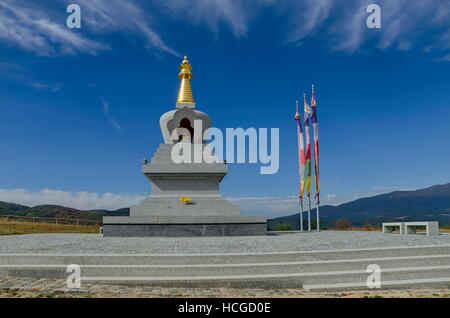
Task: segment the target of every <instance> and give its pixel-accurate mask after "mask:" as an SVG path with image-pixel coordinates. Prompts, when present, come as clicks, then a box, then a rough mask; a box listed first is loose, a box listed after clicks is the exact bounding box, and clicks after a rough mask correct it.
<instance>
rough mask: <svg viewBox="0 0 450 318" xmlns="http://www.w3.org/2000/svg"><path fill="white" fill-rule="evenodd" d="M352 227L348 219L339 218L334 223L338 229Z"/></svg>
mask: <svg viewBox="0 0 450 318" xmlns="http://www.w3.org/2000/svg"><path fill="white" fill-rule="evenodd" d="M351 227H352V224H351V223H350V221H349V220H347V219H339V220H337V221H336V222H335V223H334V228H335V229H336V230H348V229H350V228H351Z"/></svg>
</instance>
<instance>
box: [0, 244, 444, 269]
mask: <svg viewBox="0 0 450 318" xmlns="http://www.w3.org/2000/svg"><path fill="white" fill-rule="evenodd" d="M427 255H430V256H438V255H443V256H446V255H450V246H448V245H442V246H416V247H398V248H373V249H349V250H330V251H323V250H322V251H320V250H319V251H301V252H279V253H228V254H227V253H209V254H200V253H199V254H83V255H80V254H0V265H2V264H3V265H7V264H22V265H27V264H30V265H33V264H42V265H45V264H51V265H53V264H79V265H95V264H99V265H177V264H181V265H190V264H255V263H286V262H305V261H332V260H355V259H373V258H388V257H405V256H406V257H413V256H427Z"/></svg>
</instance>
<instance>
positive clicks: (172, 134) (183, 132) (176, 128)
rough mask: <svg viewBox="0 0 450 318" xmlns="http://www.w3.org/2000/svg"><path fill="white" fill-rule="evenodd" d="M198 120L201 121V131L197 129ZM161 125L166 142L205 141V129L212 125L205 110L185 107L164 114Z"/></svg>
mask: <svg viewBox="0 0 450 318" xmlns="http://www.w3.org/2000/svg"><path fill="white" fill-rule="evenodd" d="M196 121H200V122H201V130H200V131H196ZM160 126H161V132H162V135H163V138H164V143H166V144H173V143H177V142H179V141H182V140H184V141H186V139H189V141H190V142H194V143H204V140H203V135H204V132H205V130H206V129H208V128H210V127H211V119H210V117H209V116H208V115H207V114H205V113H203V112H200V111H198V110H195V109H192V108H188V107H183V108H180V109H176V110H172V111H169V112H167V113H165V114H164V115H162V116H161V119H160ZM180 136H182V137H181V138H180ZM183 137H184V138H183Z"/></svg>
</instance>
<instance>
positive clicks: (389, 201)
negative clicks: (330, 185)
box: [0, 183, 450, 229]
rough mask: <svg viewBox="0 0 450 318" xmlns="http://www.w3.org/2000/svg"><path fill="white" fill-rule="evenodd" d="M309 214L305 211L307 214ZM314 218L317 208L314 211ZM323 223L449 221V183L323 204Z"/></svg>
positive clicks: (25, 209)
mask: <svg viewBox="0 0 450 318" xmlns="http://www.w3.org/2000/svg"><path fill="white" fill-rule="evenodd" d="M128 214H129V208H123V209H118V210H114V211H108V210H77V209H73V208H68V207H64V206H59V205H39V206H34V207H29V206H25V205H20V204H15V203H8V202H2V201H0V215H17V216H34V217H43V218H45V217H47V218H68V219H80V220H89V221H101V220H102V217H103V216H121V215H128ZM304 215H305V216H306V213H305V214H304ZM311 215H312V219H313V220H315V209H313V210H312V213H311ZM320 218H321V225H323V226H324V227H330V226H332V225H333V224H334V222H336V221H337V220H338V219H347V220H349V221H350V222H351V223H352V225H355V226H360V225H363V224H365V223H366V222H369V223H370V224H372V225H379V224H381V223H382V222H386V221H396V220H397V221H423V220H430V221H439V222H440V224H441V225H445V224H450V183H448V184H443V185H435V186H432V187H429V188H425V189H419V190H414V191H394V192H390V193H386V194H381V195H377V196H373V197H368V198H362V199H358V200H355V201H351V202H347V203H344V204H340V205H337V206H332V205H324V206H321V207H320ZM279 224H289V225H290V226H291V227H292V228H294V229H295V228H298V226H299V225H298V224H299V213H295V214H292V215H288V216H283V217H278V218H274V219H270V220H268V226H269V229H273V228H274V227H275V226H276V225H279Z"/></svg>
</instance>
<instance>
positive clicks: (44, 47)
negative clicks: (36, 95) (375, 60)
mask: <svg viewBox="0 0 450 318" xmlns="http://www.w3.org/2000/svg"><path fill="white" fill-rule="evenodd" d="M372 2H373V1H371V0H352V1H348V0H302V1H281V0H258V1H253V0H252V1H248V0H155V1H151V2H144V1H138V0H128V1H123V0H95V1H93V0H78V1H77V4H79V5H80V7H81V10H82V29H81V30H69V29H68V28H66V26H65V19H66V17H67V13H66V12H65V10H61V7H62V8H65V5H67V1H65V0H52V1H49V2H45V4H44V2H41V1H25V0H2V2H0V40H3V41H6V42H8V43H11V44H14V45H16V46H19V47H21V48H23V49H25V50H28V51H32V52H35V53H37V54H41V55H56V54H76V53H80V52H81V53H87V54H96V53H97V52H99V51H103V50H108V49H110V47H109V45H107V44H105V43H103V42H102V41H101V40H98V38H99V37H100V36H102V35H108V34H112V33H126V34H128V35H132V36H138V37H140V38H141V39H142V41H143V42H144V44H145V46H146V47H147V48H148V49H150V50H152V51H154V52H157V53H167V54H171V55H175V56H179V55H180V54H179V53H178V52H177V51H176V50H175V49H173V48H171V47H170V46H169V45H167V44H166V42H165V41H164V40H163V39H162V37H161V35H160V34H159V32H157V24H158V22H159V21H160V20H161V19H167V18H172V19H174V20H177V21H182V22H185V23H186V24H197V25H205V26H207V27H208V28H209V29H210V30H211V31H212V32H213V33H214V34H215V35H216V36H217V35H218V34H219V32H220V31H221V30H222V29H223V27H226V28H228V29H229V30H231V32H232V33H233V34H234V36H235V37H237V38H242V37H245V36H246V35H247V34H248V30H249V27H250V25H251V23H252V22H253V21H254V20H255V17H257V15H258V14H260V13H261V12H262V11H263V10H266V11H265V12H269V10H270V12H271V13H272V14H274V15H276V17H277V18H279V20H276V21H280V23H279V24H280V25H277V26H274V27H281V28H282V29H285V30H286V32H285V38H280V39H278V40H279V42H285V43H287V44H294V45H302V44H303V43H304V42H305V41H308V40H310V39H312V38H316V39H323V41H321V43H322V44H321V45H322V46H324V47H325V49H328V50H329V51H346V52H355V51H358V50H360V49H361V48H363V46H364V45H366V44H370V45H371V46H372V47H376V48H378V49H380V50H386V49H395V50H402V51H408V50H413V49H417V50H422V51H424V52H432V53H436V55H440V56H443V57H442V58H440V59H438V60H440V61H447V60H448V59H449V58H448V54H449V52H448V50H450V31H449V30H450V2H449V1H448V0H415V1H410V0H378V1H376V3H377V4H379V5H380V6H381V10H382V28H381V29H376V30H369V29H368V28H367V26H366V19H367V17H368V13H367V12H366V8H367V5H368V4H370V3H372ZM156 14H158V18H160V19H156V18H155V15H156ZM271 41H276V39H271ZM434 60H436V59H434Z"/></svg>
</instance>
